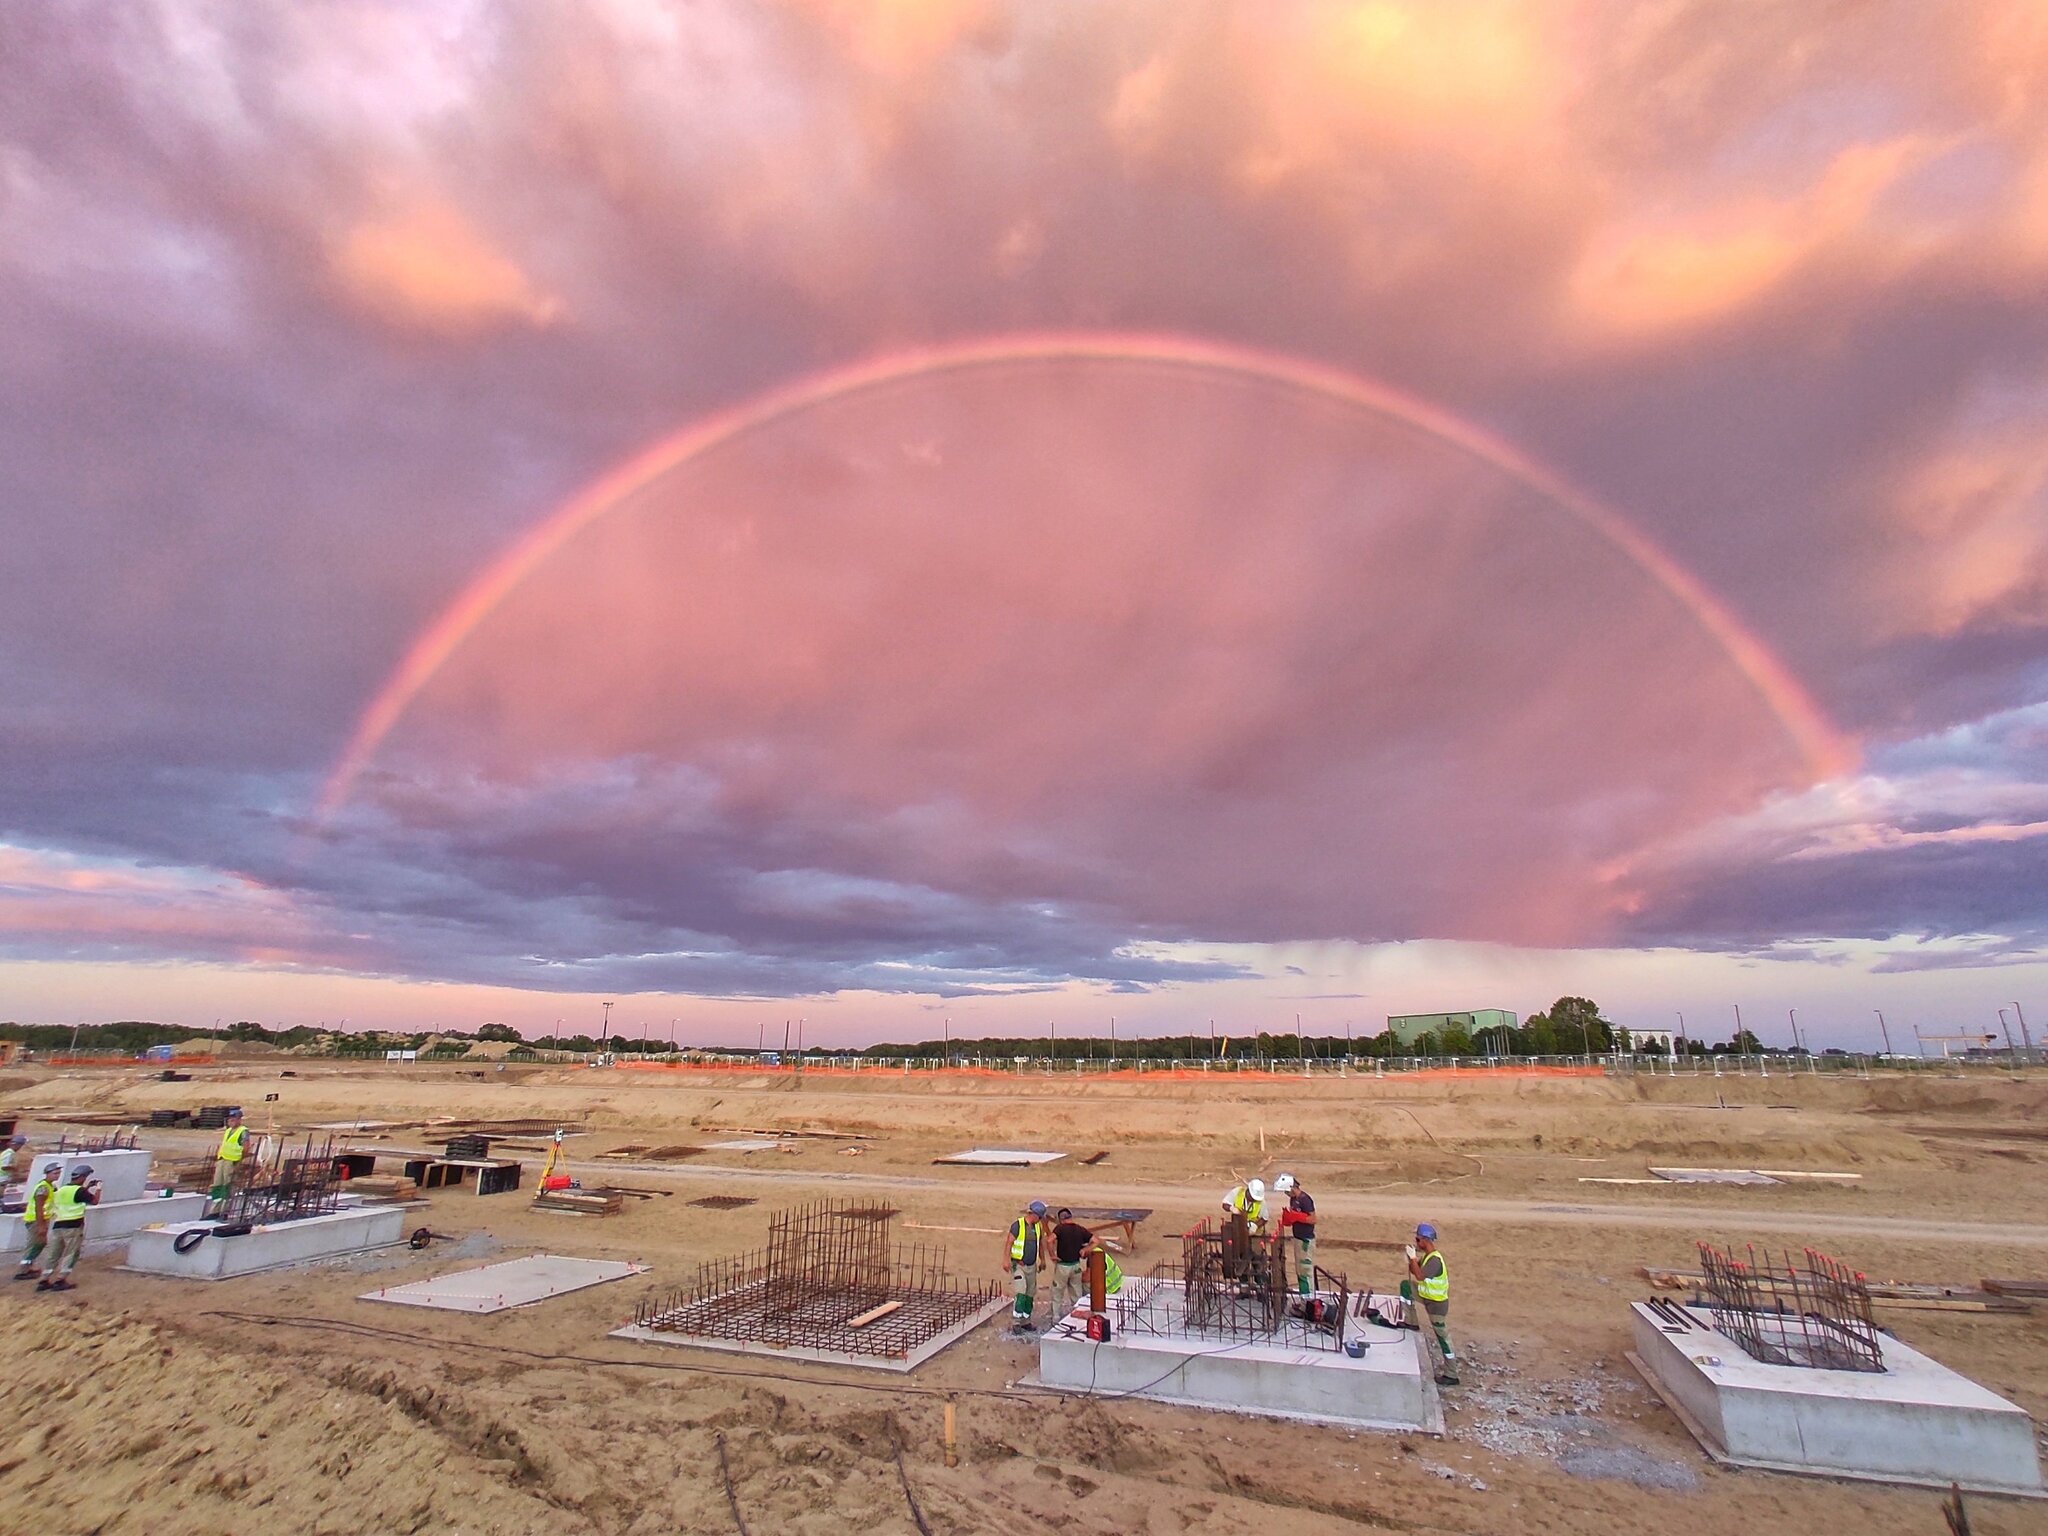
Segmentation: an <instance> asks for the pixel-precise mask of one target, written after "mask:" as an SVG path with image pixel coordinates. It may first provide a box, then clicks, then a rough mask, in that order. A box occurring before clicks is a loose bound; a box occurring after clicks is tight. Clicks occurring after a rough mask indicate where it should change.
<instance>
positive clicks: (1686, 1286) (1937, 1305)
mask: <svg viewBox="0 0 2048 1536" xmlns="http://www.w3.org/2000/svg"><path fill="white" fill-rule="evenodd" d="M1641 1273H1642V1276H1643V1278H1644V1279H1645V1280H1647V1281H1649V1282H1650V1284H1651V1285H1653V1286H1655V1287H1656V1288H1657V1289H1658V1290H1660V1291H1698V1290H1704V1289H1705V1287H1706V1283H1707V1277H1706V1276H1705V1275H1703V1274H1701V1273H1699V1271H1697V1270H1688V1269H1659V1268H1656V1267H1655V1266H1649V1267H1646V1268H1644V1269H1643V1270H1642V1272H1641ZM1866 1284H1867V1285H1868V1286H1869V1288H1870V1304H1871V1305H1872V1306H1873V1307H1884V1308H1887V1309H1889V1310H1892V1311H1897V1312H2031V1311H2032V1310H2033V1305H2032V1303H2030V1302H2027V1301H2023V1300H2021V1299H2019V1298H2018V1297H2016V1296H2011V1295H2005V1294H2000V1293H1998V1292H1995V1291H1992V1290H1991V1289H1989V1288H1988V1287H1986V1288H1984V1289H1981V1290H1980V1289H1978V1288H1976V1287H1974V1286H1967V1285H1935V1284H1931V1283H1928V1284H1923V1283H1921V1282H1918V1281H1911V1280H1871V1281H1867V1282H1866ZM2044 1294H2048V1292H2044Z"/></svg>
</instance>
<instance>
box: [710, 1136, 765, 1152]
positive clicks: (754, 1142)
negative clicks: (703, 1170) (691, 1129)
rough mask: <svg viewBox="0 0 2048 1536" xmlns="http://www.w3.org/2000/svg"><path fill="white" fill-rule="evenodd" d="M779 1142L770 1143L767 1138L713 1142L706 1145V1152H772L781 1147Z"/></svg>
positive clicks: (754, 1137)
mask: <svg viewBox="0 0 2048 1536" xmlns="http://www.w3.org/2000/svg"><path fill="white" fill-rule="evenodd" d="M781 1145H782V1143H781V1142H779V1141H770V1140H769V1139H768V1138H767V1137H765V1136H748V1137H746V1138H744V1139H743V1140H740V1141H711V1142H706V1143H705V1144H704V1150H705V1151H706V1152H772V1151H774V1150H775V1149H776V1148H777V1147H779V1146H781Z"/></svg>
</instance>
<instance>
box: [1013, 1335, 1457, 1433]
mask: <svg viewBox="0 0 2048 1536" xmlns="http://www.w3.org/2000/svg"><path fill="white" fill-rule="evenodd" d="M1117 1322H1118V1316H1117V1308H1116V1306H1115V1304H1114V1303H1112V1306H1111V1313H1110V1326H1111V1334H1110V1339H1109V1342H1107V1343H1100V1344H1099V1343H1097V1342H1096V1341H1095V1340H1093V1339H1091V1338H1089V1337H1088V1335H1087V1332H1086V1330H1085V1325H1084V1323H1083V1320H1082V1318H1081V1316H1080V1315H1079V1314H1078V1313H1077V1314H1075V1315H1074V1316H1071V1317H1067V1318H1064V1319H1062V1320H1061V1321H1059V1322H1057V1323H1055V1324H1053V1325H1052V1326H1051V1327H1050V1328H1048V1329H1047V1330H1046V1331H1045V1332H1044V1333H1043V1334H1042V1335H1040V1337H1039V1341H1038V1371H1037V1375H1036V1376H1035V1378H1034V1377H1027V1378H1026V1379H1025V1383H1024V1384H1025V1385H1027V1386H1042V1387H1047V1388H1051V1389H1055V1390H1058V1391H1062V1392H1082V1393H1089V1394H1094V1395H1100V1396H1110V1397H1142V1398H1145V1399H1146V1400H1148V1401H1150V1402H1160V1403H1175V1404H1178V1405H1181V1406H1183V1407H1190V1408H1210V1409H1216V1410H1219V1411H1223V1412H1230V1413H1248V1414H1253V1415H1255V1416H1257V1417H1260V1418H1276V1419H1298V1420H1303V1421H1306V1422H1311V1423H1318V1424H1339V1425H1343V1426H1344V1427H1346V1428H1350V1429H1376V1430H1394V1431H1401V1432H1410V1433H1412V1432H1421V1433H1424V1434H1433V1435H1440V1434H1442V1433H1443V1431H1444V1416H1443V1406H1442V1403H1441V1401H1440V1400H1439V1398H1438V1396H1437V1390H1436V1377H1435V1371H1434V1366H1433V1362H1432V1361H1431V1360H1429V1359H1428V1358H1426V1357H1425V1354H1424V1350H1423V1345H1422V1340H1423V1335H1422V1334H1421V1333H1418V1332H1415V1331H1413V1330H1411V1329H1404V1328H1382V1327H1379V1326H1378V1325H1377V1324H1374V1323H1370V1322H1367V1321H1365V1320H1363V1319H1362V1318H1353V1319H1352V1320H1351V1321H1350V1322H1348V1323H1347V1324H1346V1325H1345V1336H1346V1337H1347V1338H1361V1339H1363V1340H1365V1342H1366V1344H1367V1346H1368V1347H1367V1349H1366V1351H1365V1354H1364V1355H1363V1356H1362V1357H1361V1358H1359V1359H1356V1360H1354V1359H1352V1358H1351V1357H1350V1356H1348V1355H1345V1354H1342V1353H1339V1352H1335V1351H1332V1350H1327V1349H1318V1348H1311V1347H1306V1346H1305V1344H1304V1343H1303V1342H1301V1341H1300V1340H1299V1339H1297V1338H1295V1337H1293V1336H1292V1334H1291V1333H1290V1331H1289V1330H1283V1331H1282V1332H1281V1333H1280V1334H1278V1335H1276V1336H1275V1337H1274V1338H1273V1339H1272V1340H1269V1341H1261V1342H1244V1341H1236V1340H1230V1339H1220V1338H1215V1339H1212V1338H1204V1337H1202V1336H1200V1335H1196V1334H1189V1333H1179V1334H1165V1335H1162V1334H1148V1333H1144V1332H1141V1331H1136V1330H1131V1329H1125V1330H1122V1331H1119V1330H1118V1329H1117V1326H1116V1325H1117Z"/></svg>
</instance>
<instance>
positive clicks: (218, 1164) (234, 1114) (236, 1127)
mask: <svg viewBox="0 0 2048 1536" xmlns="http://www.w3.org/2000/svg"><path fill="white" fill-rule="evenodd" d="M248 1135H249V1133H248V1131H247V1130H246V1129H244V1127H243V1125H242V1111H241V1110H240V1109H239V1108H236V1109H231V1110H229V1111H228V1123H227V1125H226V1127H225V1128H224V1129H223V1130H222V1131H221V1133H220V1147H219V1148H218V1149H217V1150H216V1151H215V1152H214V1154H213V1188H211V1189H209V1190H208V1191H207V1192H206V1197H207V1199H209V1200H211V1201H212V1202H213V1205H214V1208H215V1210H216V1211H217V1210H218V1209H219V1208H220V1207H221V1205H223V1204H224V1203H225V1202H226V1200H227V1198H228V1191H229V1190H230V1189H232V1188H234V1184H235V1175H236V1174H237V1173H238V1172H240V1171H241V1167H242V1158H243V1156H244V1154H245V1153H246V1152H247V1151H248V1145H249V1143H248Z"/></svg>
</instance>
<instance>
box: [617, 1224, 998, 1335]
mask: <svg viewBox="0 0 2048 1536" xmlns="http://www.w3.org/2000/svg"><path fill="white" fill-rule="evenodd" d="M897 1214H898V1212H897V1211H896V1210H895V1209H894V1208H893V1207H890V1206H878V1205H872V1204H864V1203H860V1202H857V1201H851V1200H846V1201H840V1200H825V1201H820V1202H818V1203H816V1204H812V1205H805V1206H798V1207H796V1208H794V1209H790V1210H784V1211H777V1212H775V1213H774V1214H773V1215H772V1216H771V1217H770V1218H769V1222H768V1246H767V1247H766V1248H758V1249H754V1250H752V1251H751V1252H748V1253H742V1254H736V1255H734V1256H733V1257H731V1258H726V1259H718V1260H714V1261H712V1262H710V1263H707V1264H701V1265H699V1266H698V1268H697V1274H696V1278H695V1279H694V1281H692V1282H691V1283H690V1284H689V1285H686V1286H682V1287H679V1288H677V1289H676V1290H673V1291H669V1292H666V1293H663V1294H658V1295H654V1296H650V1297H648V1298H646V1299H645V1300H643V1301H642V1302H641V1303H640V1304H639V1306H638V1307H637V1308H636V1309H635V1311H634V1315H633V1320H634V1322H636V1323H637V1324H639V1325H640V1326H641V1327H644V1328H651V1329H654V1330H655V1331H657V1332H660V1333H676V1334H684V1335H695V1336H697V1337H700V1338H711V1339H727V1340H732V1341H734V1342H737V1343H751V1344H761V1345H764V1346H767V1347H769V1348H772V1349H816V1350H822V1351H826V1352H829V1353H834V1354H843V1355H860V1356H872V1357H876V1358H880V1359H903V1358H906V1357H907V1356H909V1355H910V1354H911V1352H912V1351H914V1350H916V1349H917V1348H918V1347H919V1346H921V1345H923V1344H926V1343H929V1342H930V1341H931V1340H932V1339H933V1338H936V1337H937V1336H938V1335H939V1334H941V1333H943V1332H945V1331H946V1330H947V1329H949V1328H952V1327H955V1326H957V1325H959V1324H961V1323H966V1322H971V1321H972V1320H973V1319H974V1318H975V1317H976V1315H977V1314H979V1313H981V1312H982V1311H983V1310H984V1309H986V1308H987V1307H988V1306H989V1305H990V1304H991V1303H995V1302H999V1301H1001V1299H1002V1296H1003V1287H1002V1286H1001V1285H1000V1284H999V1283H998V1282H995V1281H984V1282H978V1283H977V1282H970V1281H963V1280H960V1279H957V1278H955V1277H954V1276H952V1275H951V1274H949V1273H948V1272H947V1269H946V1250H945V1249H944V1248H943V1247H939V1246H936V1245H932V1246H927V1245H925V1244H923V1243H916V1244H901V1245H899V1244H897V1243H895V1242H894V1241H893V1226H894V1222H895V1218H896V1216H897ZM891 1303H894V1305H893V1306H891V1305H890V1304H891ZM884 1307H887V1308H888V1309H889V1310H888V1311H887V1312H886V1313H884V1314H883V1315H881V1316H879V1317H874V1318H869V1314H870V1313H874V1312H876V1311H878V1310H879V1309H881V1308H884Z"/></svg>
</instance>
